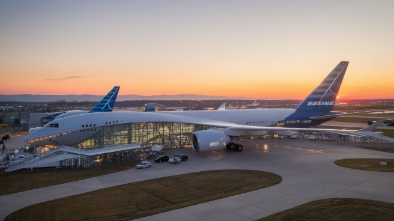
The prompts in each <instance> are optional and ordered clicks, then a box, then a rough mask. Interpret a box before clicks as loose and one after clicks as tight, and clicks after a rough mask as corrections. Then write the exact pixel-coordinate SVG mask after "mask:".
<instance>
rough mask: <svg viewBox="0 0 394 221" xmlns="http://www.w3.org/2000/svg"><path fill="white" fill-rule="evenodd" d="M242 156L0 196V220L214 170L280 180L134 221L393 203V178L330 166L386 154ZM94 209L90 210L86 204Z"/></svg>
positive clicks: (290, 149) (280, 145) (285, 148)
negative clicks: (316, 204) (96, 193)
mask: <svg viewBox="0 0 394 221" xmlns="http://www.w3.org/2000/svg"><path fill="white" fill-rule="evenodd" d="M243 144H244V147H245V149H244V151H243V152H233V151H224V150H223V151H217V152H209V153H196V152H193V151H192V150H191V149H185V150H183V149H174V150H170V151H169V155H170V156H172V155H173V154H175V153H181V152H182V153H187V154H188V155H189V156H190V157H189V160H188V161H186V162H182V163H181V164H180V165H170V164H167V163H161V164H154V165H153V167H152V168H150V169H144V170H137V169H130V170H127V171H122V172H118V173H114V174H110V175H105V176H101V177H95V178H90V179H86V180H82V181H77V182H72V183H67V184H62V185H56V186H51V187H46V188H40V189H35V190H30V191H25V192H20V193H15V194H9V195H5V196H0V219H4V218H5V217H6V216H7V215H8V214H10V213H12V212H14V211H16V210H18V209H21V208H23V207H26V206H28V205H32V204H36V203H40V202H44V201H48V200H53V199H57V198H60V197H66V196H70V195H75V194H80V193H85V192H89V191H93V190H98V189H102V188H107V187H111V186H116V185H121V184H125V183H130V182H136V181H141V180H146V179H152V178H158V177H164V176H170V175H176V174H183V173H188V172H197V171H204V170H217V169H252V170H263V171H267V172H272V173H275V174H278V175H280V176H282V178H283V181H282V182H281V183H280V184H278V185H275V186H272V187H269V188H265V189H261V190H256V191H253V192H249V193H245V194H240V195H236V196H233V197H229V198H225V199H220V200H215V201H211V202H207V203H202V204H198V205H195V206H190V207H185V208H182V209H178V210H173V211H169V212H165V213H161V214H157V215H153V216H150V217H144V218H141V219H138V220H140V221H153V220H154V221H158V220H160V221H161V220H163V221H164V220H218V221H219V220H240V221H242V220H256V219H259V218H262V217H265V216H268V215H271V214H274V213H277V212H279V211H283V210H286V209H289V208H292V207H294V206H298V205H301V204H304V203H307V202H310V201H313V200H318V199H324V198H333V197H352V198H363V199H372V200H379V201H385V202H392V203H394V191H393V189H394V173H383V172H370V171H361V170H352V169H348V168H342V167H339V166H336V165H335V164H334V163H333V162H334V161H335V160H337V159H344V158H392V159H393V158H394V154H392V153H384V152H378V151H372V150H365V149H360V148H354V147H350V146H348V145H347V144H343V143H337V142H331V141H309V140H286V139H284V140H259V141H244V142H243ZM92 206H94V205H92Z"/></svg>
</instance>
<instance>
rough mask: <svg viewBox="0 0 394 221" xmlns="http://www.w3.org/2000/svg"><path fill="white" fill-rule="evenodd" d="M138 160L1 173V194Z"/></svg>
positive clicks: (118, 167)
mask: <svg viewBox="0 0 394 221" xmlns="http://www.w3.org/2000/svg"><path fill="white" fill-rule="evenodd" d="M137 163H138V162H137V161H135V162H131V163H124V164H108V165H101V166H97V167H93V168H61V169H55V168H47V169H35V170H33V171H30V170H24V171H16V172H13V173H5V172H2V173H1V174H0V195H6V194H10V193H17V192H21V191H25V190H31V189H36V188H40V187H46V186H52V185H56V184H61V183H68V182H72V181H76V180H82V179H87V178H90V177H96V176H101V175H105V174H110V173H115V172H118V171H122V170H127V169H130V168H133V167H134V166H135V165H136V164H137Z"/></svg>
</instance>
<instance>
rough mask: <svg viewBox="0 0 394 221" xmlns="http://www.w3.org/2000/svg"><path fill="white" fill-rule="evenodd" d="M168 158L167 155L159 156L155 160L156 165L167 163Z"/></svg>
mask: <svg viewBox="0 0 394 221" xmlns="http://www.w3.org/2000/svg"><path fill="white" fill-rule="evenodd" d="M169 159H170V158H169V157H168V156H167V155H160V156H158V157H156V158H155V162H156V163H161V162H167V161H168V160H169Z"/></svg>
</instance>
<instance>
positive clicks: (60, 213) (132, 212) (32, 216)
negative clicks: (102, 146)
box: [6, 170, 282, 221]
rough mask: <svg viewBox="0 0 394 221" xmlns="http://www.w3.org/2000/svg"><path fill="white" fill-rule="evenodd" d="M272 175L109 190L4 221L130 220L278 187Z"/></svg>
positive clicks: (216, 174)
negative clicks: (269, 187)
mask: <svg viewBox="0 0 394 221" xmlns="http://www.w3.org/2000/svg"><path fill="white" fill-rule="evenodd" d="M281 181H282V178H281V177H280V176H278V175H276V174H272V173H267V172H264V171H254V170H215V171H204V172H197V173H190V174H182V175H177V176H171V177H163V178H158V179H153V180H147V181H142V182H137V183H131V184H126V185H121V186H117V187H111V188H107V189H102V190H98V191H94V192H89V193H85V194H81V195H76V196H71V197H66V198H62V199H57V200H53V201H50V202H44V203H40V204H37V205H32V206H29V207H26V208H23V209H21V210H19V211H17V212H15V213H13V214H11V215H9V216H8V217H7V218H6V220H40V221H41V220H131V219H135V218H139V217H143V216H148V215H153V214H157V213H161V212H165V211H169V210H173V209H177V208H182V207H186V206H190V205H195V204H198V203H203V202H207V201H211V200H215V199H220V198H224V197H229V196H232V195H236V194H240V193H244V192H248V191H252V190H256V189H261V188H264V187H268V186H272V185H275V184H278V183H280V182H281Z"/></svg>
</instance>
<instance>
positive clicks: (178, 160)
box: [168, 157, 181, 164]
mask: <svg viewBox="0 0 394 221" xmlns="http://www.w3.org/2000/svg"><path fill="white" fill-rule="evenodd" d="M168 162H169V163H170V164H178V163H180V162H181V158H179V157H173V158H170V159H169V160H168Z"/></svg>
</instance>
